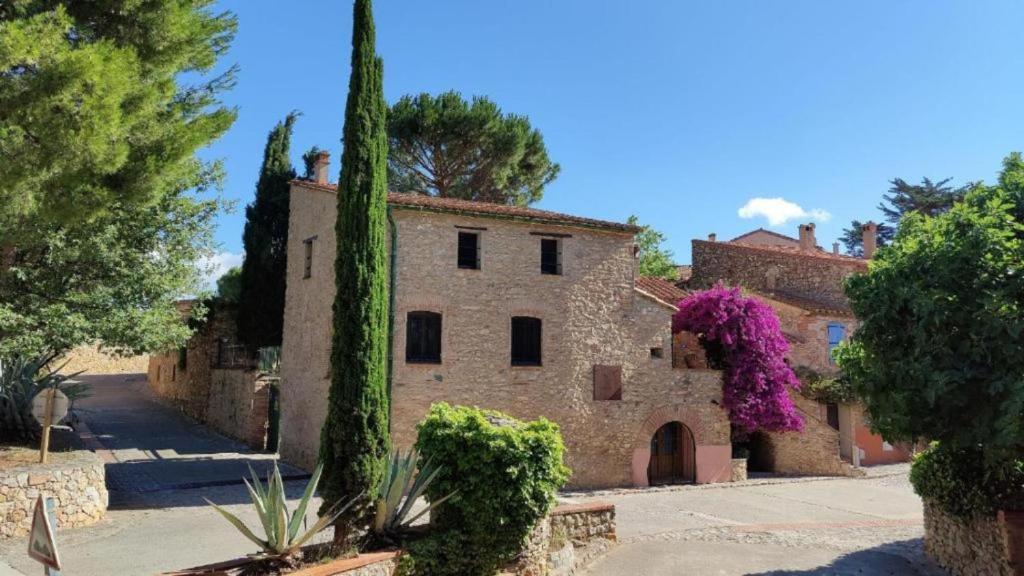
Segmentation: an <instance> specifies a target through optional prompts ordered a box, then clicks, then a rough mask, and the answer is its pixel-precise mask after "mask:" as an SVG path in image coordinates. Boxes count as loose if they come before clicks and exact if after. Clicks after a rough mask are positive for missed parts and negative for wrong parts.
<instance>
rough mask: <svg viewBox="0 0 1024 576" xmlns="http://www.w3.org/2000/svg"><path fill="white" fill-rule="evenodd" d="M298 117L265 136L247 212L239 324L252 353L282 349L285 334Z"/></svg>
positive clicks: (292, 116)
mask: <svg viewBox="0 0 1024 576" xmlns="http://www.w3.org/2000/svg"><path fill="white" fill-rule="evenodd" d="M297 117H298V114H296V113H294V112H293V113H291V114H289V115H288V116H287V117H286V118H285V119H284V121H283V122H278V123H277V125H276V126H274V129H273V130H271V131H270V134H269V135H268V136H267V145H266V148H265V149H264V151H263V165H262V166H261V167H260V177H259V180H258V181H257V182H256V199H255V200H254V201H253V203H252V204H250V205H249V206H247V207H246V208H245V230H244V231H243V232H242V244H243V245H244V246H245V260H244V261H243V262H242V278H241V292H240V293H239V298H238V315H237V323H238V334H239V337H240V338H241V340H242V342H243V343H245V345H246V347H247V348H248V349H249V350H251V351H253V352H255V351H256V350H257V349H259V348H263V347H266V346H280V345H281V334H282V331H283V330H284V288H285V270H286V268H287V265H288V258H287V256H288V246H287V244H288V213H289V208H288V199H289V196H290V194H289V189H290V187H291V184H290V182H291V181H292V180H294V179H295V169H294V168H293V167H292V161H291V156H290V154H291V138H292V126H293V125H294V124H295V119H296V118H297Z"/></svg>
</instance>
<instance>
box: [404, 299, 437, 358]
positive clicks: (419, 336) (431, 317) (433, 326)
mask: <svg viewBox="0 0 1024 576" xmlns="http://www.w3.org/2000/svg"><path fill="white" fill-rule="evenodd" d="M405 361H406V362H409V363H412V364H440V363H441V315H440V314H438V313H437V312H409V314H408V316H407V317H406V325H405Z"/></svg>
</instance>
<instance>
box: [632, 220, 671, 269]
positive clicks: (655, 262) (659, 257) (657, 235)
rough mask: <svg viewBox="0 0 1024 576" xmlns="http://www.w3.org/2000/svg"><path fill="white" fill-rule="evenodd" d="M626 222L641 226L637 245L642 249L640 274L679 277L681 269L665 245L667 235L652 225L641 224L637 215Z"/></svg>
mask: <svg viewBox="0 0 1024 576" xmlns="http://www.w3.org/2000/svg"><path fill="white" fill-rule="evenodd" d="M626 222H627V223H628V224H631V225H633V226H639V227H640V231H639V232H637V234H636V245H637V248H639V250H640V253H639V255H638V257H639V258H640V275H641V276H654V277H656V278H664V279H665V280H673V281H674V280H676V279H678V278H679V271H678V269H677V268H676V265H675V264H674V263H673V262H672V259H673V254H672V251H671V250H669V249H668V248H665V247H664V244H665V235H664V234H662V233H661V232H658V231H657V230H655V229H654V228H651V227H650V226H644V225H641V224H640V223H639V222H638V221H637V217H636V216H630V217H629V220H627V221H626Z"/></svg>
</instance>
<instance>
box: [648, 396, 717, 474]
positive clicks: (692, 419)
mask: <svg viewBox="0 0 1024 576" xmlns="http://www.w3.org/2000/svg"><path fill="white" fill-rule="evenodd" d="M672 422H679V423H680V424H682V425H683V426H685V427H686V428H687V429H688V430H689V432H690V433H691V435H692V437H693V443H694V445H695V460H696V468H697V471H696V474H695V481H697V482H701V481H702V480H703V478H702V474H701V464H702V462H701V446H702V445H706V444H707V433H706V430H705V428H704V421H703V420H702V419H701V417H700V413H699V412H698V411H697V410H696V409H695V408H693V407H692V406H687V405H685V404H672V405H669V406H663V407H661V408H658V409H656V410H655V411H654V412H652V413H651V415H650V416H648V417H647V420H645V421H644V423H643V424H642V425H641V426H640V430H638V431H637V435H636V436H635V439H634V442H633V461H632V465H631V466H630V470H631V476H632V480H633V485H634V486H640V487H642V486H649V485H650V479H649V478H648V475H647V474H648V467H649V466H650V463H651V438H653V437H654V436H655V434H656V433H657V432H658V430H659V429H661V428H662V427H663V426H665V425H666V424H669V423H672Z"/></svg>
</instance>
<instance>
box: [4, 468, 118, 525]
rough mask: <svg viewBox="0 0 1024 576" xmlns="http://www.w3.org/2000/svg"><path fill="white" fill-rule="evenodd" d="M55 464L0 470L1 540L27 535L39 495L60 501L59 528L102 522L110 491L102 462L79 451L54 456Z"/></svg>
mask: <svg viewBox="0 0 1024 576" xmlns="http://www.w3.org/2000/svg"><path fill="white" fill-rule="evenodd" d="M58 458H59V459H58ZM55 460H56V461H55V462H51V463H48V464H28V465H24V466H17V467H14V468H8V469H6V470H0V539H2V538H12V537H19V536H24V535H26V534H28V531H29V529H30V528H31V527H32V510H33V508H34V507H35V504H36V499H37V498H38V497H39V495H40V493H41V494H44V495H46V496H50V497H53V498H56V499H57V511H56V512H57V527H58V528H77V527H79V526H86V525H88V524H92V523H93V522H96V521H98V520H100V519H101V518H103V515H104V514H105V513H106V510H107V488H106V483H105V475H104V472H103V462H102V461H101V460H100V458H99V457H98V456H96V455H95V454H93V453H92V452H87V451H79V452H74V453H71V454H70V455H68V454H58V455H55Z"/></svg>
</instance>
